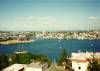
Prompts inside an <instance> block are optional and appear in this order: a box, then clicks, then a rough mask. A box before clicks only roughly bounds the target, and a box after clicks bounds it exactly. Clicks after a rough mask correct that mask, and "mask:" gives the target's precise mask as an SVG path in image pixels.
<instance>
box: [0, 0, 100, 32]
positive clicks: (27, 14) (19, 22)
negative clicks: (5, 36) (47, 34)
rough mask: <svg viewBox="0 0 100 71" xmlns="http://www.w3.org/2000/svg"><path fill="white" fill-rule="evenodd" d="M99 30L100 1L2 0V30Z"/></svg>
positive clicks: (0, 5)
mask: <svg viewBox="0 0 100 71" xmlns="http://www.w3.org/2000/svg"><path fill="white" fill-rule="evenodd" d="M68 30H100V0H0V31H68Z"/></svg>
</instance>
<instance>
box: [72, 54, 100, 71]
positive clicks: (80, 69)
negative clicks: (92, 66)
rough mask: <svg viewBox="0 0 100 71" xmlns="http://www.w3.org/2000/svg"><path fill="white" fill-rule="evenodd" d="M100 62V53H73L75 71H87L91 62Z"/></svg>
mask: <svg viewBox="0 0 100 71" xmlns="http://www.w3.org/2000/svg"><path fill="white" fill-rule="evenodd" d="M93 57H94V58H95V60H100V52H96V53H93V52H86V53H84V52H79V53H72V57H71V60H72V68H73V69H74V70H75V71H86V70H87V67H88V64H89V61H91V60H93Z"/></svg>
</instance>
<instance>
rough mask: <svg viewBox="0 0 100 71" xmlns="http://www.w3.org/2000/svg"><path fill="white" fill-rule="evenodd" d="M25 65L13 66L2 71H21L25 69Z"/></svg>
mask: <svg viewBox="0 0 100 71" xmlns="http://www.w3.org/2000/svg"><path fill="white" fill-rule="evenodd" d="M24 67H25V64H13V65H11V66H9V67H7V68H5V69H3V70H2V71H19V70H20V69H22V68H24Z"/></svg>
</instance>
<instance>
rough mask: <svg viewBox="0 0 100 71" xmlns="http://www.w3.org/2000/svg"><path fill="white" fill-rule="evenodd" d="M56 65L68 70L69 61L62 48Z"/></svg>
mask: <svg viewBox="0 0 100 71" xmlns="http://www.w3.org/2000/svg"><path fill="white" fill-rule="evenodd" d="M58 65H60V66H64V67H65V69H70V66H71V61H70V60H69V59H68V55H67V52H66V49H65V48H63V49H62V51H61V55H60V57H59V60H58Z"/></svg>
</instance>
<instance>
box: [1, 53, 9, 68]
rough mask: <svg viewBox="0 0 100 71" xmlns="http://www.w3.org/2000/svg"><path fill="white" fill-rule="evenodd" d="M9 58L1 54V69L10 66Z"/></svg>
mask: <svg viewBox="0 0 100 71" xmlns="http://www.w3.org/2000/svg"><path fill="white" fill-rule="evenodd" d="M8 64H9V63H8V58H7V56H6V55H4V54H3V55H0V70H2V69H4V68H6V67H7V66H8Z"/></svg>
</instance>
